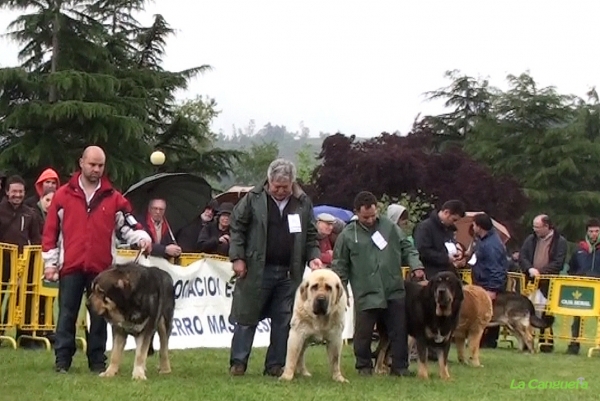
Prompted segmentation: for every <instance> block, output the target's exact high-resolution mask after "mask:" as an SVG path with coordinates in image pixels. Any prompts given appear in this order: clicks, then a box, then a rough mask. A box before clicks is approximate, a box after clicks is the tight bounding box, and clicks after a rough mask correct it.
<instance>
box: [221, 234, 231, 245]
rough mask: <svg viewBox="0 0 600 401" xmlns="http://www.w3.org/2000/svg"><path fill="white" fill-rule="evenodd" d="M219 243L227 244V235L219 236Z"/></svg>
mask: <svg viewBox="0 0 600 401" xmlns="http://www.w3.org/2000/svg"><path fill="white" fill-rule="evenodd" d="M219 242H222V243H227V242H229V235H227V234H225V235H221V236H220V237H219Z"/></svg>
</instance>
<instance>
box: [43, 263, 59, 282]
mask: <svg viewBox="0 0 600 401" xmlns="http://www.w3.org/2000/svg"><path fill="white" fill-rule="evenodd" d="M44 279H46V280H47V281H58V268H57V267H56V266H46V268H45V269H44Z"/></svg>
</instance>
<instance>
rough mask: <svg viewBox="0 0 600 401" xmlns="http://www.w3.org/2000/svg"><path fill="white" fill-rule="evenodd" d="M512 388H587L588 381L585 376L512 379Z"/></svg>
mask: <svg viewBox="0 0 600 401" xmlns="http://www.w3.org/2000/svg"><path fill="white" fill-rule="evenodd" d="M510 388H511V389H514V390H524V389H527V388H529V389H535V390H586V389H587V388H588V383H587V382H586V381H585V379H584V378H583V377H578V378H577V380H554V381H552V380H537V379H532V380H529V381H525V380H514V379H513V380H512V381H511V382H510Z"/></svg>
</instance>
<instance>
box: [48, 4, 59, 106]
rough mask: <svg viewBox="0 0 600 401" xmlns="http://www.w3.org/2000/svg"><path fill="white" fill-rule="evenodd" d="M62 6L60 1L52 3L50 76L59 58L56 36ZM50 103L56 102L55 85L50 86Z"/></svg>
mask: <svg viewBox="0 0 600 401" xmlns="http://www.w3.org/2000/svg"><path fill="white" fill-rule="evenodd" d="M61 6H62V0H56V1H55V2H54V21H53V23H52V61H51V63H50V74H53V73H55V72H56V71H57V70H58V56H59V40H58V34H59V32H60V10H61ZM48 100H49V101H50V103H54V102H56V101H58V90H57V89H56V85H51V86H50V96H49V99H48Z"/></svg>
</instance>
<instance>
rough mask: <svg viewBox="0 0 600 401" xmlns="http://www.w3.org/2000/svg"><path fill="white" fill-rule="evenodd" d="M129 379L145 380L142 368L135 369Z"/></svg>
mask: <svg viewBox="0 0 600 401" xmlns="http://www.w3.org/2000/svg"><path fill="white" fill-rule="evenodd" d="M131 378H132V379H133V380H146V372H144V369H143V368H138V367H135V368H133V372H132V373H131Z"/></svg>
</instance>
